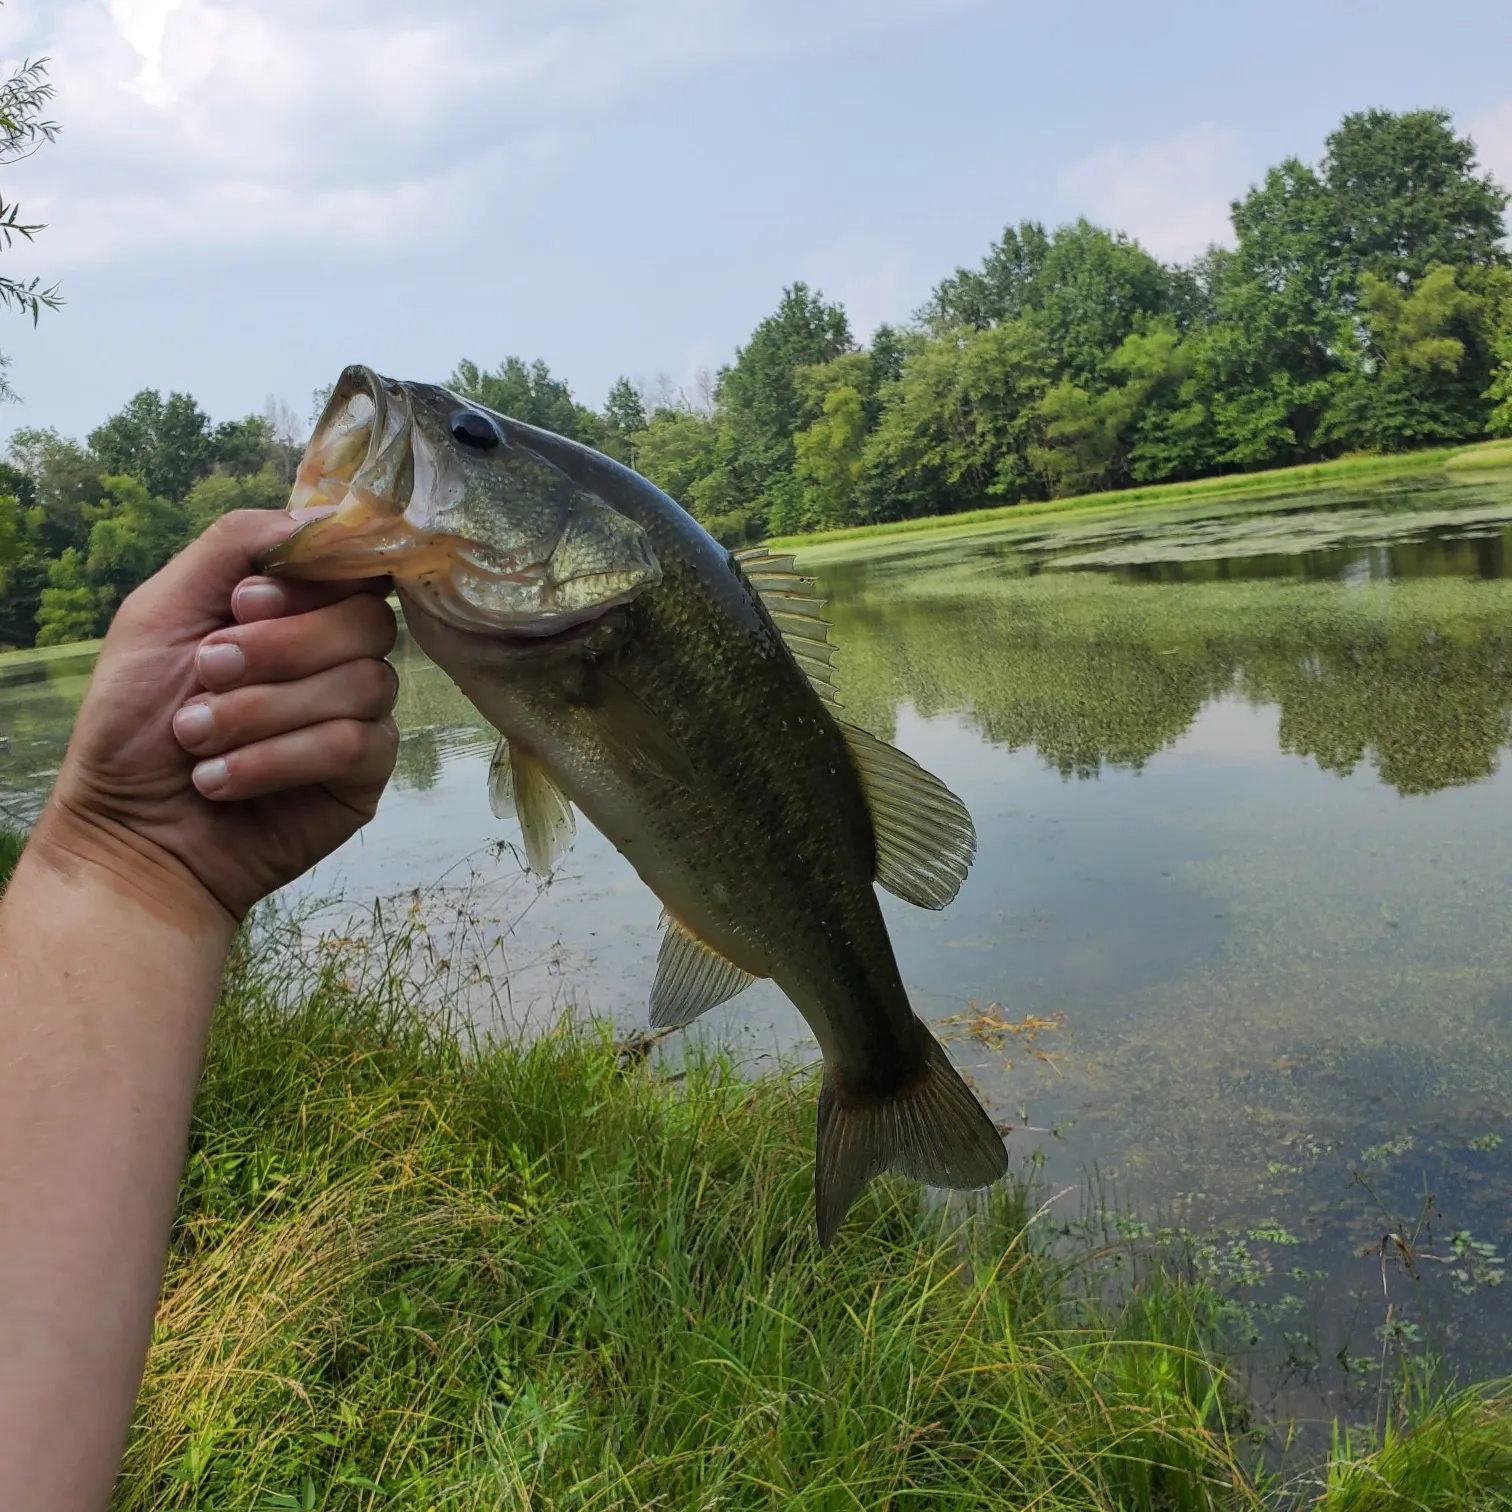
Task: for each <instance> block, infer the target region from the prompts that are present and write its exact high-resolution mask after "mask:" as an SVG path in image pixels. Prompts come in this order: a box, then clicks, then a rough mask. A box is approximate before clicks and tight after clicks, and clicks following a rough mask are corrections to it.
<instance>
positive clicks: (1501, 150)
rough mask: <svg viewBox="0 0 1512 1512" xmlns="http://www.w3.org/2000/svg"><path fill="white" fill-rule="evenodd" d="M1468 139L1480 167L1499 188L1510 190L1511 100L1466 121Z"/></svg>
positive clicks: (1511, 179)
mask: <svg viewBox="0 0 1512 1512" xmlns="http://www.w3.org/2000/svg"><path fill="white" fill-rule="evenodd" d="M1469 133H1470V139H1471V140H1472V141H1473V142H1474V143H1475V155H1476V157H1477V158H1478V159H1479V161H1480V165H1481V167H1482V168H1484V169H1487V170H1489V171H1490V173H1491V175H1492V177H1494V178H1495V179H1496V181H1497V183H1499V184H1500V185H1501V186H1502V188H1503V189H1512V100H1506V101H1504V102H1503V103H1502V104H1500V105H1498V106H1496V107H1495V109H1493V110H1488V111H1486V113H1485V114H1484V115H1479V116H1476V118H1475V119H1474V120H1473V121H1471V122H1470V126H1469Z"/></svg>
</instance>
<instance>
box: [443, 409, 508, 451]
mask: <svg viewBox="0 0 1512 1512" xmlns="http://www.w3.org/2000/svg"><path fill="white" fill-rule="evenodd" d="M451 433H452V435H453V436H454V437H455V438H456V439H457V440H458V441H460V442H461V443H462V445H463V446H467V447H471V448H472V450H473V451H492V450H493V449H494V448H495V447H496V446H497V445H498V444H499V442H500V441H501V439H502V437H501V436H500V435H499V432H498V428H497V427H496V426H495V425H494V423H493V421H492V420H490V419H489V418H488V417H487V416H486V415H480V414H479V413H478V412H477V410H460V411H459V412H458V413H457V414H455V415H453V416H452V423H451Z"/></svg>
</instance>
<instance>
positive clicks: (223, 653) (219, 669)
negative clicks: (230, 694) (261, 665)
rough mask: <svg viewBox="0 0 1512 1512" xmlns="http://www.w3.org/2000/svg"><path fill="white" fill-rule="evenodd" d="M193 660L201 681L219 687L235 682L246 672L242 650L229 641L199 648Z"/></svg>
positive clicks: (245, 659)
mask: <svg viewBox="0 0 1512 1512" xmlns="http://www.w3.org/2000/svg"><path fill="white" fill-rule="evenodd" d="M195 660H196V663H197V665H198V667H199V675H200V679H201V681H203V682H206V683H214V684H217V685H220V686H224V685H225V684H226V683H232V682H235V681H236V679H237V678H238V677H240V676H241V675H242V673H243V672H245V671H246V670H247V658H246V657H245V656H244V655H243V654H242V648H241V647H240V646H238V645H235V644H233V643H232V642H231V641H216V642H215V643H214V644H213V645H209V646H201V647H200V648H199V655H198V657H196V658H195Z"/></svg>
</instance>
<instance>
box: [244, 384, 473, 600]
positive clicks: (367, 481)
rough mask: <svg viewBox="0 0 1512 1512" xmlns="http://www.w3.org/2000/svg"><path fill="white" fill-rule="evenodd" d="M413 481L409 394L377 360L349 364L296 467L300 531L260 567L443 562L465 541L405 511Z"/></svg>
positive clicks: (372, 571)
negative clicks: (379, 369) (375, 365)
mask: <svg viewBox="0 0 1512 1512" xmlns="http://www.w3.org/2000/svg"><path fill="white" fill-rule="evenodd" d="M414 485H415V450H414V421H413V418H412V416H411V413H410V404H409V399H408V396H407V395H406V394H405V392H404V390H403V389H402V388H401V387H400V386H399V385H398V384H393V383H389V382H387V381H386V380H385V379H383V378H382V377H380V376H379V375H378V374H377V373H375V372H374V371H373V370H372V368H369V367H360V366H354V367H349V368H347V369H346V371H345V372H343V373H342V375H341V377H340V378H339V379H338V380H337V383H336V386H335V388H333V389H332V390H331V397H330V398H329V399H328V400H327V401H326V406H325V409H324V410H323V411H322V412H321V415H320V420H319V422H318V423H317V424H316V427H315V433H314V435H312V436H311V438H310V444H309V446H308V447H307V448H306V449H305V455H304V459H303V460H302V461H301V462H300V464H299V471H298V473H297V474H296V475H295V479H294V490H293V492H292V494H291V495H290V497H289V506H288V508H289V513H290V514H291V515H292V516H293V517H294V518H295V519H296V520H298V521H300V526H299V529H298V530H296V531H295V532H294V534H293V535H291V536H290V537H289V538H288V539H287V540H286V541H283V542H281V543H280V544H279V545H277V546H275V547H273V548H272V550H270V551H267V552H265V553H264V554H263V555H262V557H261V558H260V559H259V560H258V563H257V566H258V569H259V570H260V571H263V572H267V573H271V574H272V575H274V576H276V577H295V578H316V579H319V580H321V581H331V580H338V579H349V578H369V577H386V576H389V575H394V576H403V577H419V576H423V575H425V574H427V573H431V572H438V571H443V570H445V568H446V567H447V565H448V564H449V563H450V561H451V560H452V558H453V555H454V553H455V552H456V550H457V549H458V547H459V546H460V545H462V543H461V542H460V541H458V540H457V538H455V537H452V536H443V535H438V534H437V533H435V532H433V531H426V530H420V529H417V528H416V527H415V525H414V523H413V522H412V521H411V520H410V519H409V518H407V516H406V510H407V509H408V506H409V503H410V498H411V495H412V493H413V490H414Z"/></svg>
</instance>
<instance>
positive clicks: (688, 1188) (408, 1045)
mask: <svg viewBox="0 0 1512 1512" xmlns="http://www.w3.org/2000/svg"><path fill="white" fill-rule="evenodd" d="M419 948H421V942H420V941H419V940H418V939H417V937H416V935H415V932H414V930H413V928H412V926H410V925H409V924H408V923H402V924H400V925H399V926H398V927H392V926H388V925H385V924H384V923H383V922H382V921H381V920H375V927H374V928H373V929H372V930H371V931H368V932H366V933H364V934H361V935H359V936H357V937H356V938H346V939H341V940H332V941H329V942H327V943H326V944H324V945H323V946H321V947H318V948H312V947H309V946H307V945H299V944H296V943H295V937H294V935H293V934H292V933H291V932H290V931H288V930H286V929H279V928H276V927H269V928H267V929H266V931H265V932H264V933H263V934H262V936H261V938H260V939H259V940H258V942H257V943H255V944H252V943H249V942H248V941H247V940H245V939H244V940H243V941H242V943H241V945H240V947H239V948H238V950H237V952H236V954H235V956H234V958H233V960H232V962H231V964H230V968H229V970H228V973H227V977H226V982H225V987H224V996H223V1000H222V1003H221V1006H220V1010H219V1014H218V1017H217V1021H216V1025H215V1029H214V1032H213V1035H212V1039H211V1045H210V1051H209V1056H208V1060H207V1065H206V1068H205V1073H204V1080H203V1085H202V1088H201V1093H200V1097H199V1101H198V1104H197V1107H196V1111H195V1118H194V1126H193V1131H192V1136H191V1145H190V1154H189V1160H188V1165H187V1169H186V1173H185V1178H184V1182H183V1187H182V1191H181V1196H180V1203H179V1210H178V1214H177V1218H176V1222H175V1228H174V1233H173V1238H172V1245H171V1252H170V1259H169V1267H168V1274H167V1277H166V1281H165V1285H164V1291H163V1299H162V1305H161V1310H160V1314H159V1318H158V1322H157V1326H156V1329H155V1332H154V1338H153V1345H152V1352H151V1357H150V1360H149V1363H148V1368H147V1373H146V1379H145V1382H144V1386H143V1391H142V1397H141V1402H140V1407H139V1411H138V1414H137V1419H136V1423H135V1427H134V1432H133V1436H132V1440H131V1443H130V1446H129V1449H128V1452H127V1457H126V1462H125V1467H124V1470H123V1473H122V1476H121V1479H120V1482H119V1485H118V1488H117V1494H116V1498H115V1501H114V1506H115V1507H116V1508H117V1509H141V1512H145V1509H148V1508H152V1509H157V1508H203V1509H211V1508H213V1509H217V1512H219V1509H228V1512H229V1509H232V1508H236V1509H238V1512H239V1509H245V1508H255V1509H272V1508H296V1509H307V1512H314V1509H332V1512H335V1509H343V1512H345V1509H364V1512H366V1509H379V1508H387V1507H393V1508H406V1509H409V1508H413V1509H417V1512H418V1509H434V1512H443V1509H445V1512H451V1509H483V1508H490V1509H492V1508H520V1509H525V1508H530V1509H536V1508H541V1509H558V1508H561V1509H567V1508H572V1509H579V1508H581V1509H600V1508H602V1509H608V1508H635V1509H650V1508H652V1507H658V1508H684V1507H687V1508H714V1507H721V1508H725V1507H732V1508H758V1507H759V1508H774V1507H782V1508H788V1507H796V1508H812V1509H819V1508H823V1509H829V1508H836V1509H841V1508H845V1509H852V1508H892V1509H903V1508H926V1507H928V1508H942V1507H943V1508H962V1509H964V1508H984V1509H985V1508H994V1509H997V1508H1003V1507H1013V1508H1020V1507H1034V1508H1039V1509H1045V1512H1060V1509H1071V1508H1076V1509H1096V1512H1114V1509H1118V1512H1126V1509H1128V1512H1157V1509H1171V1512H1185V1509H1213V1512H1217V1509H1224V1512H1226V1509H1240V1508H1253V1509H1259V1508H1261V1507H1303V1506H1322V1507H1324V1508H1326V1509H1328V1512H1346V1509H1347V1512H1397V1509H1400V1512H1407V1509H1423V1508H1429V1509H1440V1508H1442V1509H1445V1512H1448V1509H1451V1508H1454V1509H1461V1508H1481V1509H1491V1508H1506V1507H1512V1396H1509V1394H1508V1393H1507V1392H1506V1391H1504V1390H1502V1389H1500V1388H1494V1387H1488V1388H1483V1389H1480V1390H1477V1391H1475V1392H1472V1393H1470V1394H1468V1395H1464V1396H1461V1397H1458V1398H1455V1399H1452V1400H1450V1401H1447V1402H1445V1401H1443V1400H1441V1399H1431V1400H1419V1399H1414V1398H1412V1397H1411V1396H1410V1395H1408V1396H1405V1397H1404V1399H1403V1401H1402V1403H1401V1404H1400V1410H1399V1411H1398V1413H1397V1414H1396V1415H1394V1416H1393V1417H1392V1419H1391V1421H1392V1426H1391V1427H1390V1428H1389V1429H1388V1432H1387V1436H1386V1440H1385V1442H1384V1443H1379V1444H1377V1443H1364V1442H1362V1441H1361V1440H1360V1438H1359V1437H1358V1435H1357V1436H1356V1437H1355V1438H1354V1439H1353V1440H1351V1439H1350V1437H1349V1436H1348V1435H1341V1436H1340V1438H1339V1441H1338V1443H1337V1446H1336V1451H1335V1453H1334V1455H1333V1457H1332V1460H1331V1463H1330V1464H1329V1465H1327V1466H1326V1467H1320V1466H1314V1467H1312V1468H1311V1469H1310V1470H1303V1469H1301V1468H1299V1469H1298V1471H1297V1472H1296V1474H1295V1475H1291V1476H1287V1477H1285V1478H1283V1479H1277V1478H1274V1477H1273V1478H1271V1479H1269V1480H1267V1481H1265V1482H1263V1483H1262V1482H1261V1481H1259V1480H1257V1478H1256V1477H1255V1475H1254V1474H1253V1466H1254V1465H1255V1464H1256V1462H1257V1453H1258V1451H1257V1440H1256V1439H1253V1438H1251V1437H1248V1436H1247V1434H1246V1429H1247V1427H1248V1426H1249V1425H1248V1424H1247V1422H1246V1418H1245V1414H1244V1412H1243V1408H1242V1404H1241V1403H1239V1402H1238V1400H1237V1396H1236V1393H1235V1391H1234V1389H1233V1387H1232V1385H1231V1382H1230V1379H1229V1376H1228V1374H1227V1373H1226V1371H1225V1367H1224V1364H1223V1359H1222V1353H1221V1338H1220V1332H1221V1318H1222V1308H1221V1304H1220V1299H1219V1298H1218V1297H1217V1296H1216V1295H1215V1294H1214V1293H1212V1292H1211V1291H1209V1290H1208V1289H1206V1288H1205V1287H1204V1286H1203V1285H1202V1284H1200V1283H1198V1282H1195V1281H1193V1280H1192V1278H1190V1277H1188V1276H1183V1275H1182V1274H1181V1273H1180V1272H1179V1271H1178V1270H1176V1269H1174V1268H1169V1267H1163V1266H1161V1265H1159V1264H1155V1263H1149V1262H1146V1263H1143V1264H1139V1265H1136V1266H1135V1267H1134V1268H1133V1270H1132V1272H1126V1275H1127V1279H1126V1281H1125V1282H1124V1283H1123V1284H1121V1285H1120V1286H1119V1287H1118V1288H1117V1290H1116V1293H1115V1292H1114V1291H1112V1290H1110V1289H1109V1288H1108V1287H1106V1286H1105V1285H1103V1284H1102V1281H1101V1279H1100V1278H1101V1277H1102V1275H1103V1269H1102V1262H1103V1261H1104V1260H1105V1259H1107V1258H1109V1257H1108V1256H1107V1255H1105V1254H1103V1253H1100V1252H1098V1251H1096V1250H1092V1249H1085V1250H1077V1251H1075V1252H1071V1253H1068V1252H1066V1250H1065V1249H1064V1247H1055V1246H1052V1245H1051V1244H1050V1243H1049V1242H1048V1237H1047V1236H1046V1235H1044V1233H1043V1224H1042V1222H1041V1221H1040V1220H1037V1217H1036V1213H1037V1209H1035V1208H1034V1206H1033V1199H1032V1198H1031V1197H1030V1196H1029V1194H1028V1193H1027V1191H1026V1190H1025V1189H1024V1188H1021V1187H1020V1188H1009V1189H1006V1190H1004V1191H1001V1192H999V1193H997V1194H996V1195H995V1196H994V1198H993V1199H992V1201H991V1202H990V1203H989V1204H988V1205H987V1207H986V1208H985V1210H984V1211H982V1212H981V1213H979V1214H978V1215H977V1217H976V1219H975V1221H974V1222H965V1221H963V1219H962V1217H961V1215H959V1214H958V1213H953V1212H942V1211H940V1210H929V1209H922V1208H921V1207H920V1205H919V1203H918V1201H917V1193H916V1192H915V1191H914V1190H913V1189H912V1188H911V1187H910V1186H909V1184H908V1183H904V1182H890V1181H882V1182H878V1183H876V1184H874V1186H873V1188H872V1189H871V1190H870V1191H869V1193H868V1194H867V1196H866V1197H865V1198H864V1199H863V1201H862V1202H861V1203H859V1204H858V1206H857V1209H856V1210H855V1212H854V1214H853V1216H852V1218H851V1220H850V1221H849V1222H848V1223H847V1225H846V1228H845V1230H844V1231H843V1233H842V1235H841V1237H840V1239H839V1241H837V1244H836V1245H835V1247H834V1248H833V1249H832V1250H831V1251H830V1252H828V1253H820V1252H819V1251H818V1249H817V1247H816V1245H815V1243H814V1237H813V1218H812V1212H811V1192H810V1171H811V1159H812V1140H813V1093H814V1087H813V1083H812V1079H811V1078H810V1077H809V1076H808V1075H806V1074H793V1075H786V1076H777V1077H770V1078H766V1079H763V1080H759V1081H750V1080H747V1079H742V1078H741V1077H739V1076H737V1075H735V1074H734V1073H733V1072H732V1071H731V1070H730V1068H729V1067H728V1066H726V1065H725V1064H724V1063H722V1062H721V1061H719V1060H717V1059H694V1060H691V1061H688V1062H686V1063H681V1064H679V1065H678V1066H677V1067H676V1068H675V1069H673V1068H671V1067H667V1066H659V1065H657V1064H656V1062H655V1060H654V1058H648V1057H645V1056H643V1055H640V1054H637V1053H635V1052H634V1051H633V1050H628V1049H627V1048H626V1047H624V1046H619V1045H616V1044H615V1043H613V1042H612V1041H611V1040H610V1039H609V1038H608V1037H607V1035H605V1034H604V1033H602V1032H600V1031H597V1030H594V1029H591V1028H581V1027H573V1026H571V1025H567V1024H564V1025H562V1026H561V1027H560V1028H559V1029H558V1030H557V1032H555V1033H553V1034H550V1035H547V1036H544V1037H540V1038H536V1039H534V1040H530V1041H518V1042H506V1043H501V1044H480V1043H478V1042H477V1041H476V1040H474V1039H473V1038H471V1037H470V1036H468V1035H466V1034H464V1033H459V1032H457V1031H456V1029H455V1028H454V1027H453V1026H451V1025H449V1024H448V1022H447V1021H446V1020H445V1018H444V1017H438V1016H437V1015H436V1014H435V1013H434V1012H431V1011H427V1010H426V1008H425V1007H424V1006H423V1004H422V1001H421V1000H419V999H417V997H416V995H415V991H414V989H413V988H407V987H404V986H401V983H403V982H406V981H411V980H413V973H412V971H411V970H410V966H411V964H412V962H413V959H414V958H415V952H416V951H417V949H419Z"/></svg>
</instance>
